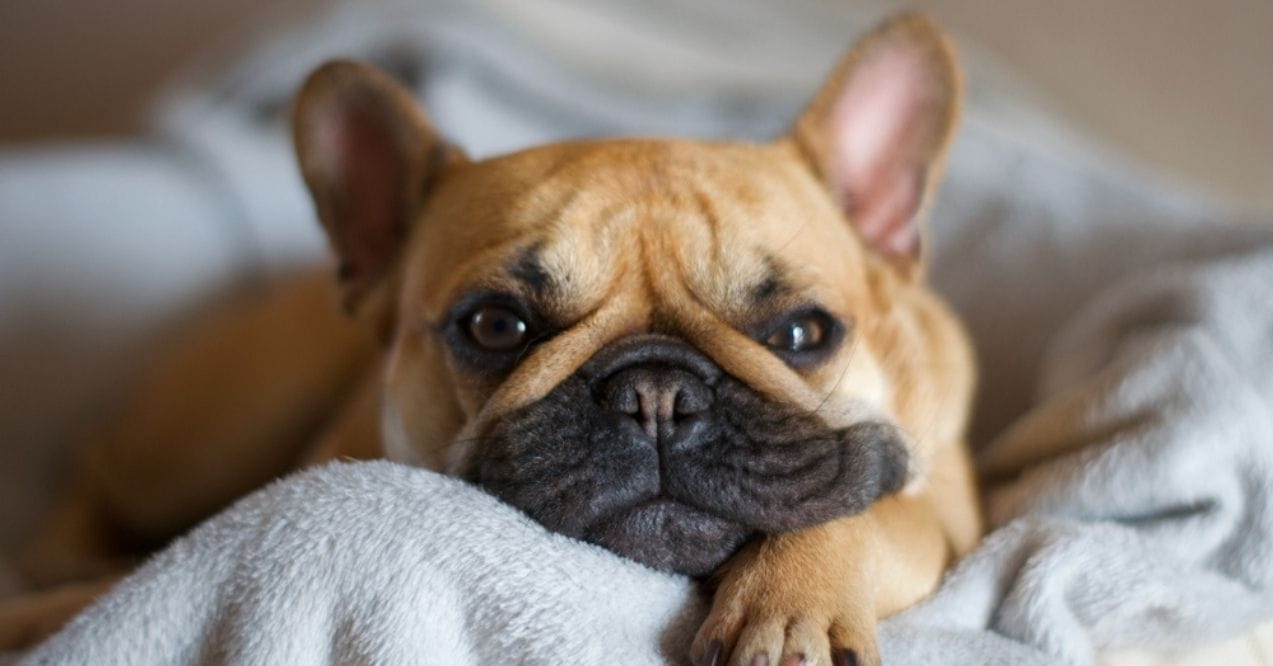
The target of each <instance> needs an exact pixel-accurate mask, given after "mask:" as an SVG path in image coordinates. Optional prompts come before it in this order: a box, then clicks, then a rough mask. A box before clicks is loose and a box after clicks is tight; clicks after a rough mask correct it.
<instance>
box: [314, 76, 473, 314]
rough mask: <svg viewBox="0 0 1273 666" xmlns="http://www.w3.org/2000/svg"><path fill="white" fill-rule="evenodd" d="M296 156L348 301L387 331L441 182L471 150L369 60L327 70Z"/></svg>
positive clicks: (317, 78) (355, 310)
mask: <svg viewBox="0 0 1273 666" xmlns="http://www.w3.org/2000/svg"><path fill="white" fill-rule="evenodd" d="M292 132H293V139H294V141H295V145H296V155H297V158H298V160H299V161H300V166H301V172H302V174H303V175H304V177H305V184H306V185H308V186H309V190H310V193H311V194H312V195H313V197H314V204H315V208H316V209H317V211H318V217H319V219H320V220H321V221H322V223H323V228H324V230H325V231H326V232H327V236H328V238H329V239H330V241H331V244H332V247H333V249H335V251H336V254H337V255H338V256H339V258H340V283H341V288H342V290H343V292H344V301H345V306H346V308H347V309H348V310H350V311H351V312H353V313H355V314H357V315H359V318H362V319H365V320H370V323H371V324H372V326H373V328H376V329H377V330H378V331H379V332H380V333H382V334H383V333H385V332H386V331H385V330H384V329H386V327H388V326H391V325H392V322H391V321H390V319H391V318H392V313H391V310H392V308H391V305H390V304H389V303H388V301H389V300H390V299H391V298H392V294H391V293H390V292H391V289H389V288H388V286H389V285H388V284H387V283H388V282H390V280H387V279H386V278H388V277H389V276H390V275H391V274H392V273H393V269H394V267H395V266H396V264H397V262H398V260H399V255H400V254H401V251H402V249H403V245H404V244H405V241H406V238H407V236H408V234H409V233H410V231H411V226H412V224H413V223H414V222H415V218H416V216H417V215H418V214H419V212H420V208H421V207H422V206H423V204H424V201H425V198H426V196H427V194H428V192H429V190H430V188H431V186H432V185H433V184H434V183H435V182H436V181H437V180H438V177H439V176H440V175H441V174H442V173H443V172H444V171H445V170H446V169H447V168H449V167H451V166H453V165H455V164H457V163H460V162H463V161H464V159H465V158H464V156H463V153H461V152H460V151H459V149H457V148H455V147H453V146H452V145H450V144H449V143H447V142H446V141H445V140H443V138H442V136H441V135H440V134H439V133H438V132H437V131H436V130H435V129H434V128H433V125H432V124H431V123H430V122H429V120H428V119H427V118H426V117H425V115H424V112H423V111H421V110H420V107H419V106H418V105H417V103H416V101H415V99H414V98H413V97H412V96H411V92H410V91H409V90H407V89H406V88H405V87H403V86H402V85H401V84H399V83H398V82H397V81H395V80H394V79H393V78H392V77H390V76H389V75H388V74H386V73H385V72H383V71H381V70H379V69H377V68H375V67H373V66H371V65H369V64H365V63H361V62H356V61H348V60H337V61H333V62H329V63H327V64H325V65H323V66H322V67H319V68H318V69H317V70H315V71H314V72H313V73H312V74H310V76H309V78H308V79H306V81H305V83H304V85H302V86H301V90H300V92H299V93H298V94H297V97H296V102H295V106H294V107H293V112H292Z"/></svg>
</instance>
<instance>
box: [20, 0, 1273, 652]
mask: <svg viewBox="0 0 1273 666" xmlns="http://www.w3.org/2000/svg"><path fill="white" fill-rule="evenodd" d="M496 4H498V3H494V2H491V3H489V4H488V3H485V2H478V1H474V2H468V3H460V2H455V3H450V2H442V1H438V2H433V3H430V4H429V5H427V6H424V7H421V6H419V5H413V6H412V7H411V8H400V9H391V10H386V9H384V8H383V7H382V8H381V9H378V10H375V11H373V10H370V9H367V8H366V7H358V8H354V9H351V10H348V11H345V12H343V13H338V14H337V15H335V16H334V17H332V18H330V19H328V20H327V21H325V22H322V23H320V24H319V25H317V26H314V27H312V28H311V29H308V30H305V31H302V32H300V33H297V34H296V35H293V36H292V37H287V38H280V39H275V40H273V41H272V42H271V46H270V47H268V48H267V49H265V50H264V51H262V52H260V53H258V54H257V55H255V56H253V57H250V58H247V59H246V60H245V62H244V64H243V65H242V66H241V67H239V68H238V69H236V70H235V71H234V72H233V73H232V74H231V75H230V76H229V77H227V78H226V79H224V80H223V81H222V83H221V84H220V85H217V86H214V87H212V88H211V89H207V88H200V89H192V90H190V91H187V92H186V93H184V94H182V95H179V96H178V97H177V99H176V101H175V102H173V103H172V104H170V105H169V106H168V108H167V111H166V112H165V114H164V115H163V120H162V127H163V129H162V131H161V135H162V136H163V137H165V138H164V141H165V142H167V143H168V144H171V145H173V146H177V147H178V149H176V152H179V153H180V154H181V155H183V156H184V157H183V160H182V161H181V162H180V166H178V164H177V163H174V164H173V168H174V169H175V171H174V173H179V172H183V171H182V170H183V169H187V168H193V167H191V165H197V170H196V171H197V174H198V175H199V177H198V178H195V177H194V175H193V174H191V176H190V178H189V179H188V180H189V182H191V183H194V182H198V183H200V184H201V185H206V186H209V187H211V188H212V189H211V190H210V191H206V192H205V191H201V193H200V195H199V197H198V198H200V199H206V200H218V201H220V200H225V201H228V202H229V203H228V204H223V207H222V209H221V212H222V214H224V215H225V219H224V220H222V221H223V222H224V224H223V225H222V226H223V228H224V229H225V230H226V232H225V233H226V235H227V237H232V238H233V239H235V241H234V242H242V243H247V244H248V245H250V246H251V247H252V248H253V252H252V253H251V256H252V257H253V258H254V261H256V262H258V264H259V266H260V267H262V268H265V269H273V268H276V267H277V266H279V265H283V264H285V263H287V262H289V261H293V260H296V259H297V258H307V257H313V256H315V255H316V254H317V253H318V252H319V248H320V247H321V243H320V242H319V241H318V240H317V236H316V234H315V233H314V231H313V228H314V227H313V222H312V220H311V217H312V213H311V212H310V211H309V209H308V205H307V204H306V203H305V199H304V195H303V191H302V189H301V187H300V184H299V181H298V180H297V178H296V176H295V171H294V167H293V166H292V164H291V158H290V152H289V151H288V149H287V146H286V142H285V138H284V135H283V132H282V127H281V123H280V122H279V115H280V111H281V109H283V108H284V107H285V102H286V99H287V97H288V96H289V95H290V92H291V91H292V90H293V89H294V86H295V84H296V82H297V81H299V79H300V77H302V76H303V75H304V73H305V72H306V71H307V70H308V69H309V68H310V67H311V66H312V65H314V64H315V63H316V62H317V61H319V60H321V59H322V58H324V57H328V56H331V55H337V54H341V55H354V56H361V57H366V58H370V59H374V60H377V61H379V62H382V63H383V64H385V65H386V66H388V67H390V69H392V70H394V71H395V72H397V73H398V74H400V75H401V76H403V77H404V78H406V79H408V80H409V81H411V82H412V83H413V85H414V86H415V88H416V90H417V92H418V93H419V94H420V96H421V97H422V98H423V99H425V100H426V102H427V104H428V106H429V108H430V111H431V112H432V114H433V115H434V117H435V119H436V120H437V121H438V124H439V126H440V127H442V128H443V130H444V131H446V132H447V133H448V134H449V135H450V136H452V137H454V138H455V139H456V140H457V141H458V142H459V143H460V144H461V145H464V146H466V147H468V148H469V149H470V151H471V152H473V153H474V154H477V155H485V154H490V153H492V152H498V151H502V150H507V149H512V148H516V147H520V146H523V145H527V144H529V143H534V142H538V141H543V140H549V139H554V138H559V137H562V136H569V135H579V134H602V133H605V134H616V133H618V134H633V133H641V134H655V133H657V134H669V133H670V134H689V135H699V136H739V137H757V138H760V137H764V136H770V135H772V134H773V133H775V132H777V131H780V128H781V127H783V125H784V124H785V123H786V122H787V120H788V119H789V118H790V117H791V116H792V114H793V113H794V111H795V109H796V108H798V106H799V104H800V103H801V102H802V100H803V99H804V98H805V97H806V96H807V94H808V93H809V91H811V90H812V89H813V87H814V86H815V85H816V82H817V81H818V79H819V78H820V77H821V75H822V73H823V72H824V71H825V70H826V68H827V67H828V66H829V64H830V63H831V62H833V61H834V59H835V57H836V55H837V52H838V51H840V50H842V49H843V48H844V47H845V46H846V45H847V44H848V43H849V42H850V41H851V38H852V35H853V34H855V33H856V32H858V31H859V30H860V28H862V27H863V26H864V25H865V24H866V23H867V22H869V21H872V20H874V16H871V15H863V14H860V13H856V12H849V11H847V10H844V9H841V8H837V7H833V6H832V5H831V3H822V2H817V1H816V0H807V1H801V2H793V3H783V5H782V7H781V8H777V7H776V6H775V4H774V3H767V2H745V1H742V0H729V1H728V2H726V0H704V1H703V2H700V3H694V4H693V5H692V7H693V9H690V8H689V7H691V6H690V5H686V4H685V3H681V2H672V0H652V1H651V2H650V3H648V4H649V5H650V6H649V7H647V8H646V9H647V10H648V12H649V13H643V14H642V15H641V16H640V17H636V16H634V15H633V14H631V10H630V9H626V8H625V7H626V5H622V4H620V3H608V2H593V3H587V4H586V5H585V4H584V3H578V4H575V3H568V2H555V1H553V0H537V1H536V2H534V3H525V4H526V5H528V6H529V5H533V6H534V9H533V10H527V11H525V12H524V13H519V12H518V11H516V10H514V9H510V8H508V7H504V9H503V10H501V12H502V13H498V14H497V13H494V12H493V11H492V10H491V7H494V6H495V5H496ZM517 6H523V5H522V4H518V5H517ZM658 17H663V18H661V19H660V18H658ZM638 18H639V20H637V19H638ZM561 25H571V26H574V27H575V28H576V29H574V30H571V31H562V30H559V29H557V26H561ZM581 26H582V27H581ZM748 26H753V27H750V28H749V27H748ZM754 26H764V28H765V29H764V30H763V31H757V30H756V29H755V28H754ZM654 35H657V36H658V37H657V38H655V37H653V36H654ZM632 53H643V54H649V53H657V54H659V55H657V56H654V57H651V58H645V57H643V58H633V57H630V55H629V56H625V54H632ZM974 55H975V54H974ZM969 60H970V61H971V64H972V70H973V75H972V77H971V80H972V84H973V87H972V92H973V100H972V108H971V109H970V113H969V114H968V116H969V117H968V122H967V123H966V126H965V128H964V130H963V133H962V136H961V139H960V140H959V142H958V143H957V145H956V146H955V148H954V151H953V152H952V155H951V164H950V168H949V172H948V173H949V175H948V182H947V185H946V187H945V190H944V193H943V196H942V197H941V199H940V200H939V202H938V206H937V209H936V211H935V217H934V219H933V220H932V223H931V225H932V230H933V239H932V241H933V242H932V247H933V256H934V262H935V263H934V265H933V267H932V271H931V279H932V281H933V283H934V284H935V285H936V286H937V288H938V289H939V290H941V291H942V292H943V294H944V295H945V296H946V297H947V298H948V299H949V300H950V301H951V302H952V304H953V305H954V306H955V308H956V310H957V311H958V312H959V313H960V315H961V316H962V317H963V318H964V319H965V321H966V322H967V323H968V326H969V329H970V331H971V332H972V334H973V337H974V339H975V341H976V344H977V346H978V352H979V356H980V359H981V364H980V365H981V369H982V376H983V383H982V387H981V390H980V406H979V407H978V412H977V414H976V419H975V428H974V433H973V443H974V446H975V447H976V451H977V456H978V460H979V464H980V466H981V470H982V472H983V476H984V478H985V486H986V501H987V510H988V514H989V516H988V517H989V523H990V527H991V529H992V532H991V533H990V535H989V536H988V538H987V539H986V540H985V542H984V543H983V544H982V545H981V546H980V547H979V548H978V549H977V550H976V551H975V552H974V553H973V554H972V555H970V556H969V557H968V558H966V559H965V560H964V561H963V562H962V563H960V564H959V565H958V567H957V568H956V569H955V570H954V571H953V572H952V574H951V575H950V576H949V577H948V579H947V580H946V581H945V583H944V584H943V586H942V587H941V589H940V590H939V591H938V592H937V593H936V594H935V595H934V596H933V597H932V598H931V599H930V600H928V601H926V602H924V603H922V604H921V605H919V606H917V607H915V608H913V609H910V610H908V611H906V612H904V613H902V614H900V615H898V616H895V617H893V618H891V619H889V620H888V621H886V622H885V623H884V625H883V627H882V633H881V639H882V649H883V651H884V656H885V659H886V661H887V662H888V663H891V664H926V663H933V662H936V661H941V662H944V663H956V664H1036V663H1037V664H1052V663H1069V664H1087V663H1092V662H1093V661H1094V660H1096V659H1097V656H1098V654H1099V652H1100V651H1102V650H1104V649H1108V648H1114V647H1123V646H1148V647H1171V646H1182V645H1196V644H1200V643H1203V642H1207V641H1213V640H1217V639H1219V638H1223V637H1226V636H1230V635H1234V634H1237V633H1241V632H1243V631H1246V630H1248V629H1250V628H1251V627H1252V626H1254V625H1255V624H1256V623H1258V622H1260V621H1262V620H1265V619H1268V618H1269V617H1270V616H1273V590H1270V583H1273V580H1271V579H1273V552H1271V550H1273V497H1270V491H1273V441H1271V440H1273V423H1271V420H1273V416H1271V415H1273V305H1271V304H1273V297H1271V296H1270V294H1269V289H1270V288H1271V285H1273V229H1270V228H1269V227H1268V226H1257V225H1255V224H1251V223H1237V222H1235V221H1233V220H1232V219H1231V216H1228V215H1226V214H1224V213H1223V212H1220V211H1218V210H1217V209H1216V208H1215V207H1213V206H1210V205H1207V204H1205V203H1202V202H1198V201H1196V200H1194V199H1192V198H1190V197H1188V196H1186V195H1182V194H1180V193H1178V192H1176V191H1175V190H1173V189H1172V188H1169V187H1166V186H1163V185H1161V184H1158V183H1155V182H1153V181H1150V180H1148V179H1144V178H1141V177H1138V176H1135V175H1134V174H1133V172H1131V171H1129V170H1128V169H1127V168H1125V166H1124V165H1120V164H1118V163H1117V162H1116V161H1113V160H1110V159H1108V158H1102V157H1100V156H1099V153H1096V152H1095V151H1092V150H1090V149H1089V148H1088V147H1085V145H1084V144H1083V142H1082V141H1080V140H1076V139H1074V138H1073V137H1070V136H1069V135H1067V134H1066V133H1065V132H1063V131H1061V130H1058V129H1056V128H1055V127H1051V126H1049V125H1047V124H1046V123H1044V124H1039V123H1038V122H1037V120H1034V119H1033V118H1034V116H1032V115H1030V114H1022V113H1021V112H1020V111H1019V110H1017V109H1015V107H1013V106H1011V105H1005V104H1004V103H1003V100H1004V99H1005V96H1004V94H1003V89H1002V88H997V87H993V86H987V85H986V84H985V83H984V82H985V81H986V80H987V79H986V72H987V70H986V69H979V67H978V62H979V61H978V60H977V59H976V58H975V57H972V58H969ZM703 91H709V92H703ZM106 177H109V174H107V176H106ZM208 184H210V185H208ZM116 194H117V195H118V196H120V197H127V192H119V191H117V192H116ZM13 196H15V197H17V196H18V194H14V195H13ZM192 196H193V195H192ZM0 198H2V197H0ZM63 198H67V199H70V198H73V197H70V196H66V197H63ZM192 201H193V198H192ZM0 203H3V202H0ZM32 205H33V207H34V202H33V204H32ZM205 208H206V207H205ZM226 211H232V213H226ZM208 215H209V217H210V218H211V217H215V214H214V213H208ZM300 229H303V230H304V231H303V232H301V231H298V230H300ZM174 233H175V232H174ZM229 244H230V243H227V245H229ZM704 612H705V600H704V599H702V598H701V597H700V594H699V592H698V590H697V589H696V587H695V585H694V584H692V583H691V582H690V581H688V580H685V579H681V578H677V577H674V576H669V575H665V574H661V573H657V572H653V571H649V570H646V569H643V568H641V567H640V566H638V565H635V564H633V563H631V562H628V561H625V560H623V559H620V558H618V557H615V556H612V555H610V554H608V553H606V552H604V551H600V550H597V549H596V548H593V547H591V546H587V545H584V544H580V543H577V542H573V541H570V540H568V539H565V538H563V537H560V536H558V535H554V534H550V533H546V532H544V531H543V530H542V529H541V528H539V527H538V526H536V525H534V524H533V523H530V522H529V521H528V520H527V519H526V518H525V517H523V516H522V515H521V514H519V513H517V512H515V511H513V510H512V509H510V508H507V507H504V506H502V505H500V504H499V503H498V502H496V501H494V500H493V499H491V498H489V497H487V496H485V495H484V494H482V493H481V492H479V491H477V490H475V489H473V488H470V487H468V486H465V485H463V484H461V483H459V482H457V481H454V480H451V479H446V478H443V477H440V476H437V475H434V474H431V473H429V472H425V471H422V470H415V469H409V468H406V467H401V466H397V465H394V464H391V463H368V464H360V465H350V464H341V465H333V466H331V467H327V468H323V469H320V470H316V471H311V472H307V473H305V474H302V475H299V476H296V477H294V478H291V479H288V480H285V481H283V482H280V483H278V484H276V485H274V486H271V487H269V488H267V489H265V490H263V491H262V492H260V493H258V494H256V495H254V496H252V497H249V498H247V499H245V500H243V501H242V502H240V503H239V504H238V505H236V506H235V507H233V508H232V509H230V510H229V511H227V512H226V513H224V514H222V515H220V516H219V517H217V518H215V519H214V520H212V521H211V522H209V523H207V524H205V525H203V526H202V527H200V528H198V529H197V530H195V531H194V532H192V533H191V534H190V535H188V536H187V537H185V538H184V539H182V540H180V541H179V542H177V543H176V544H174V545H173V546H172V547H171V548H170V549H168V550H167V551H165V552H164V553H162V554H160V555H159V556H158V557H156V558H155V559H153V560H152V561H151V562H150V563H148V564H147V565H146V566H145V567H144V568H142V569H141V570H140V571H138V572H137V573H136V574H135V575H134V576H132V577H131V578H129V579H128V580H126V581H125V582H124V583H123V584H121V585H120V586H119V587H118V589H116V590H115V591H114V592H112V593H111V594H109V595H107V596H106V597H105V598H103V599H102V600H101V601H100V602H99V603H98V604H96V605H95V606H94V607H92V608H91V609H90V610H89V611H87V612H86V613H85V614H84V615H82V616H80V617H79V618H78V619H76V620H75V621H74V622H73V623H72V624H71V625H69V626H68V627H67V628H66V629H65V630H64V631H63V632H62V633H60V634H59V635H58V636H56V637H54V638H53V639H52V640H51V641H49V642H48V643H46V644H45V645H43V646H41V647H40V648H38V649H37V650H35V651H34V652H32V653H31V654H30V655H28V656H27V661H28V663H35V664H45V663H49V664H83V663H103V664H114V663H118V664H141V663H173V664H184V663H203V662H213V663H218V662H228V663H248V664H254V663H260V664H270V663H289V664H308V663H314V664H318V663H333V662H334V663H439V664H441V663H447V664H469V663H472V664H477V663H487V662H490V661H494V660H499V661H514V662H518V663H528V664H540V663H543V664H547V663H554V662H559V661H562V660H567V661H569V662H571V663H603V662H609V663H613V662H619V663H625V664H626V663H632V664H641V663H677V662H678V661H679V660H680V659H681V655H683V654H684V653H685V648H686V646H687V645H688V641H689V640H690V638H691V636H692V634H693V631H694V630H695V628H696V623H697V622H698V621H699V620H700V619H701V617H702V614H703V613H704Z"/></svg>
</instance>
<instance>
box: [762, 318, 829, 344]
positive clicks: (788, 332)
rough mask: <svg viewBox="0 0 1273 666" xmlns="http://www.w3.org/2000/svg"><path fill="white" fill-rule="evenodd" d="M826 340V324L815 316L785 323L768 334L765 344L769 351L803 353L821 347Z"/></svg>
mask: <svg viewBox="0 0 1273 666" xmlns="http://www.w3.org/2000/svg"><path fill="white" fill-rule="evenodd" d="M826 338H827V329H826V324H825V323H824V322H823V321H822V320H821V318H819V317H817V316H815V315H805V316H802V317H799V318H796V319H792V320H791V321H788V322H785V323H784V324H783V325H782V326H780V327H778V330H776V331H774V332H773V333H772V334H770V336H769V338H767V339H766V340H765V344H766V345H768V346H769V348H770V349H775V350H780V351H785V352H796V353H798V352H803V351H810V350H813V349H817V348H819V347H821V346H822V345H823V344H824V343H825V342H826Z"/></svg>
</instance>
